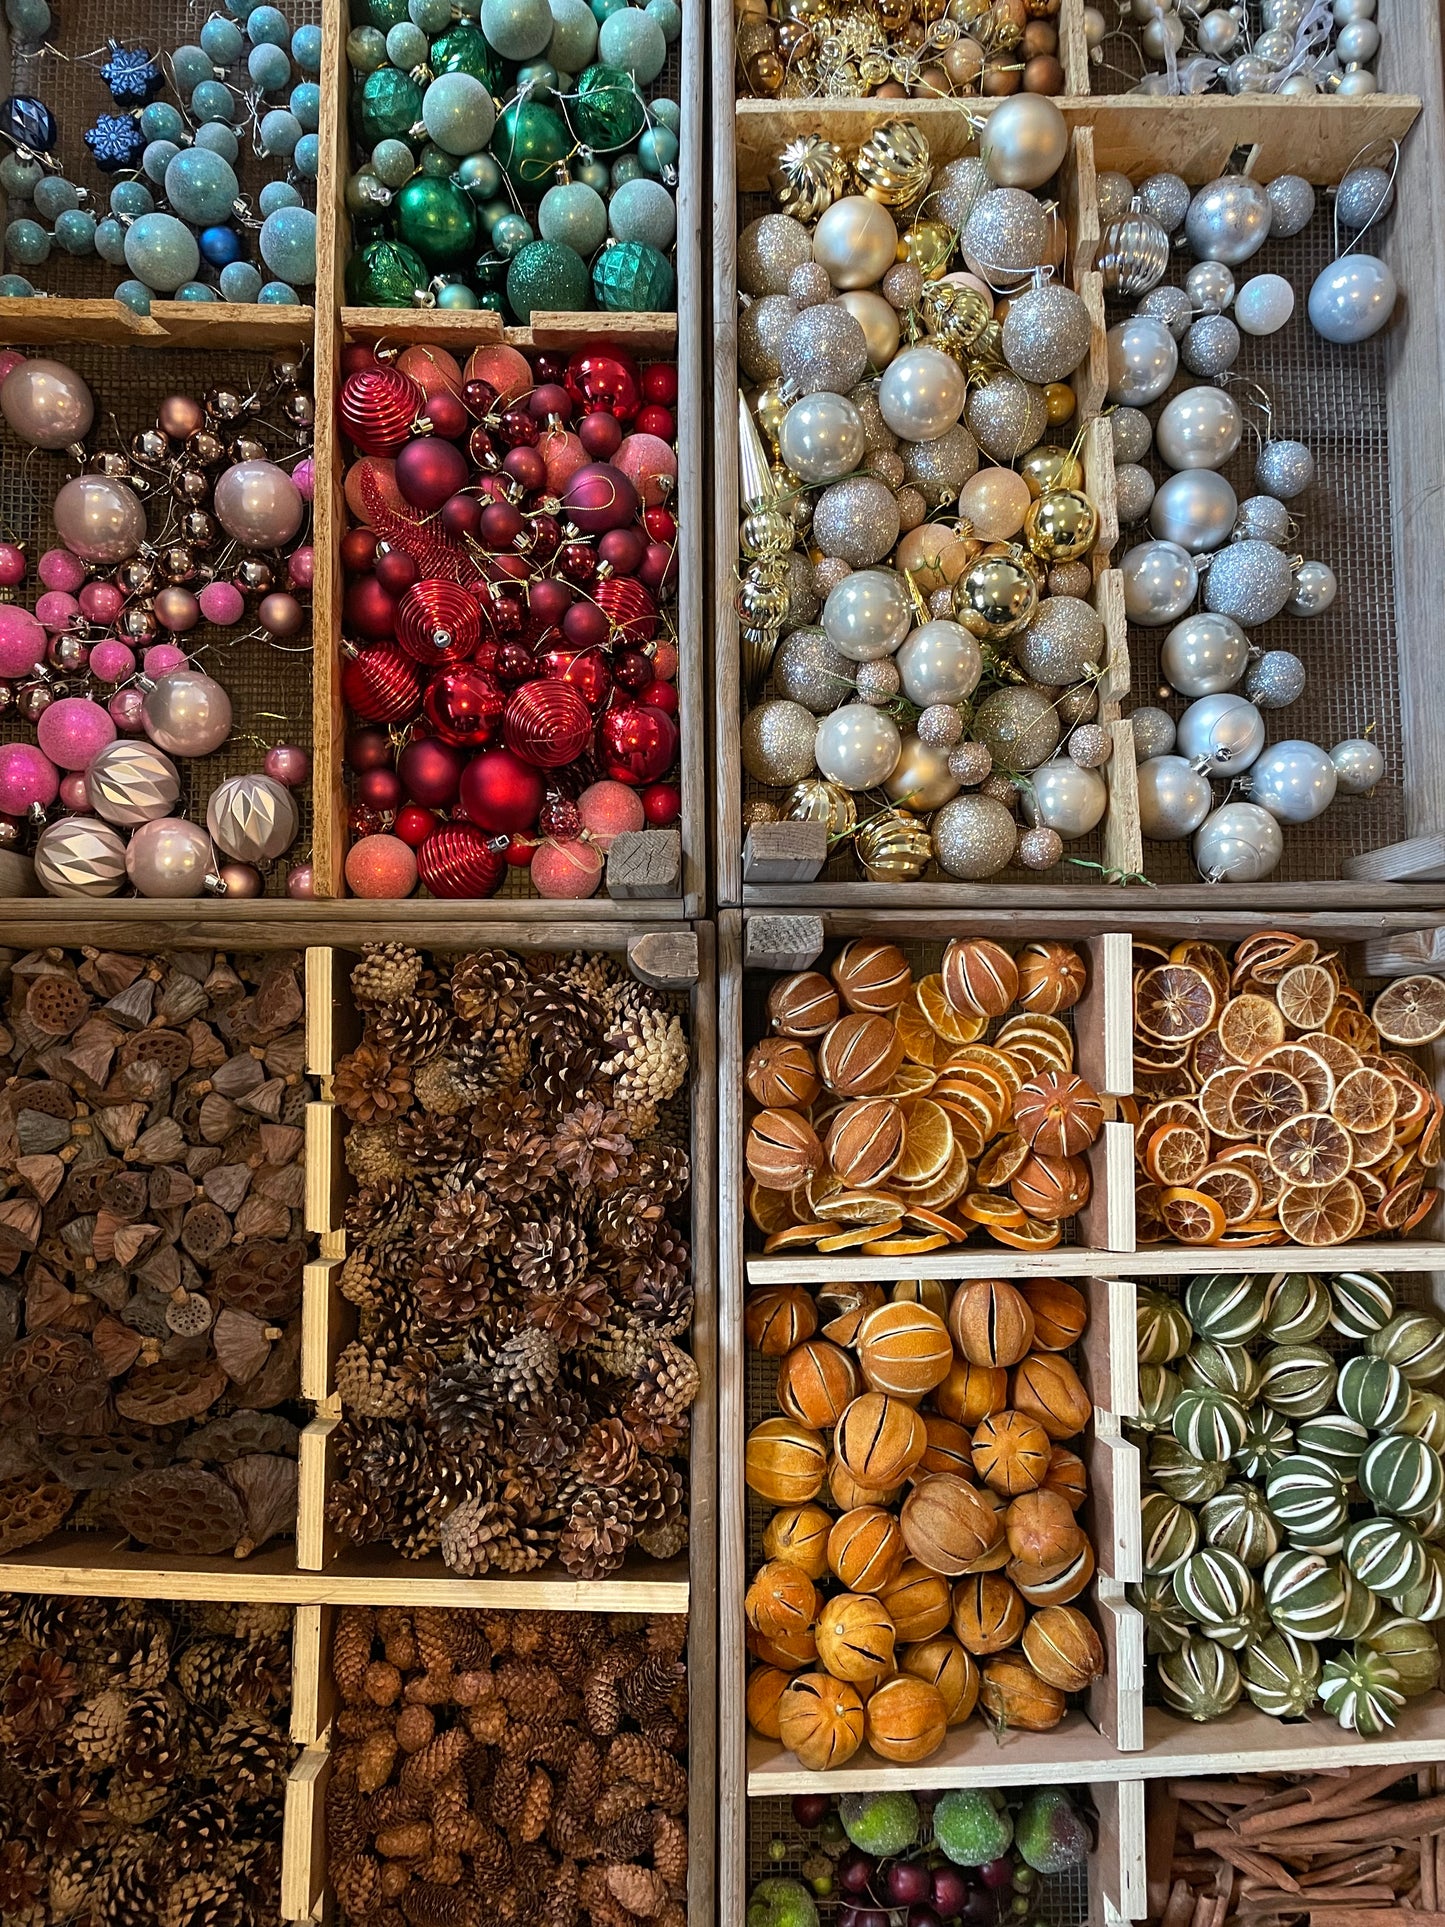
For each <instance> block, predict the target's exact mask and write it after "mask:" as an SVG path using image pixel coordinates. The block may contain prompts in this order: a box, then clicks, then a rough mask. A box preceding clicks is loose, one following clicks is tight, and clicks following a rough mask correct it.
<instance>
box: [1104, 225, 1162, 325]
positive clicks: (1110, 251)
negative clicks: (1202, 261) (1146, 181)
mask: <svg viewBox="0 0 1445 1927" xmlns="http://www.w3.org/2000/svg"><path fill="white" fill-rule="evenodd" d="M1097 265H1098V270H1099V273H1100V275H1101V276H1102V278H1103V282H1104V292H1105V293H1106V294H1112V295H1117V296H1118V297H1119V299H1120V300H1122V301H1132V300H1133V299H1134V298H1135V297H1136V296H1138V295H1141V294H1147V293H1148V292H1149V290H1150V289H1151V288H1157V287H1158V285H1159V283H1160V282H1161V281H1162V280H1163V279H1164V276H1165V275H1166V274H1167V273H1168V271H1169V236H1168V234H1167V232H1166V231H1165V230H1164V228H1163V227H1161V226H1160V224H1159V222H1158V221H1156V220H1155V219H1154V217H1153V216H1152V215H1151V214H1149V213H1147V212H1146V211H1145V209H1144V208H1143V207H1142V206H1140V207H1137V208H1132V209H1131V210H1130V211H1129V213H1127V214H1125V215H1123V216H1122V217H1121V218H1120V219H1119V220H1117V221H1111V222H1110V223H1109V225H1108V226H1107V227H1106V228H1105V229H1104V232H1103V234H1102V235H1101V237H1100V240H1099V251H1098V256H1097Z"/></svg>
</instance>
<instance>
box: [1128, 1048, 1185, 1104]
mask: <svg viewBox="0 0 1445 1927" xmlns="http://www.w3.org/2000/svg"><path fill="white" fill-rule="evenodd" d="M1134 1086H1135V1091H1136V1094H1137V1095H1138V1096H1140V1097H1155V1098H1158V1097H1192V1096H1193V1094H1194V1079H1193V1078H1192V1077H1191V1076H1190V1074H1189V1072H1188V1071H1187V1070H1183V1069H1180V1070H1150V1069H1149V1068H1148V1066H1147V1065H1143V1066H1141V1065H1140V1063H1139V1061H1138V1059H1137V1058H1136V1059H1135V1061H1134Z"/></svg>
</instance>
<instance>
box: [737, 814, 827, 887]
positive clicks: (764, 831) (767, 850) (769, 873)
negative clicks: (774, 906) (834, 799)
mask: <svg viewBox="0 0 1445 1927" xmlns="http://www.w3.org/2000/svg"><path fill="white" fill-rule="evenodd" d="M827 861H828V828H827V825H826V824H825V823H754V825H753V827H752V828H751V829H750V830H749V831H748V834H747V839H746V841H745V842H744V844H743V881H744V883H812V882H814V881H815V880H816V878H817V875H818V872H819V871H820V870H821V869H822V867H823V865H824V864H825V863H826V862H827Z"/></svg>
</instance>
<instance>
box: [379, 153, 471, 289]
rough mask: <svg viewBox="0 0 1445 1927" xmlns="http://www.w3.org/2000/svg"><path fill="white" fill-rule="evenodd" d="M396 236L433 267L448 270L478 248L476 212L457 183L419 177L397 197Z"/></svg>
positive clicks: (408, 183)
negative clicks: (446, 268)
mask: <svg viewBox="0 0 1445 1927" xmlns="http://www.w3.org/2000/svg"><path fill="white" fill-rule="evenodd" d="M396 232H397V238H398V239H399V240H401V241H404V242H405V243H406V245H407V246H408V247H410V248H415V249H416V251H417V253H418V254H419V255H420V256H421V258H422V259H423V261H426V262H429V263H430V265H431V266H432V267H434V268H444V267H449V266H450V265H451V264H452V262H454V261H459V260H460V259H461V258H462V256H463V255H465V254H470V253H471V251H472V249H473V248H474V247H475V246H476V242H477V211H476V208H475V206H474V205H473V203H472V202H471V200H470V199H469V198H468V197H467V195H465V194H464V193H463V192H462V190H461V189H460V188H459V187H457V186H456V185H455V183H454V182H452V181H449V180H438V179H436V178H435V177H434V176H431V175H427V174H418V175H417V176H416V177H415V179H413V180H410V181H408V182H407V184H406V186H405V187H404V188H403V189H402V190H401V192H400V194H398V195H397V197H396Z"/></svg>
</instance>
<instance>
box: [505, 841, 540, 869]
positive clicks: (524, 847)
mask: <svg viewBox="0 0 1445 1927" xmlns="http://www.w3.org/2000/svg"><path fill="white" fill-rule="evenodd" d="M539 848H540V845H539V843H538V841H537V839H536V837H535V836H522V835H520V834H518V835H517V836H509V837H508V838H507V850H506V856H507V867H508V868H509V869H512V870H525V869H526V868H527V866H528V865H529V864H530V863H531V861H532V858H533V857H534V856H535V855H536V854H537V851H538V849H539Z"/></svg>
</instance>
